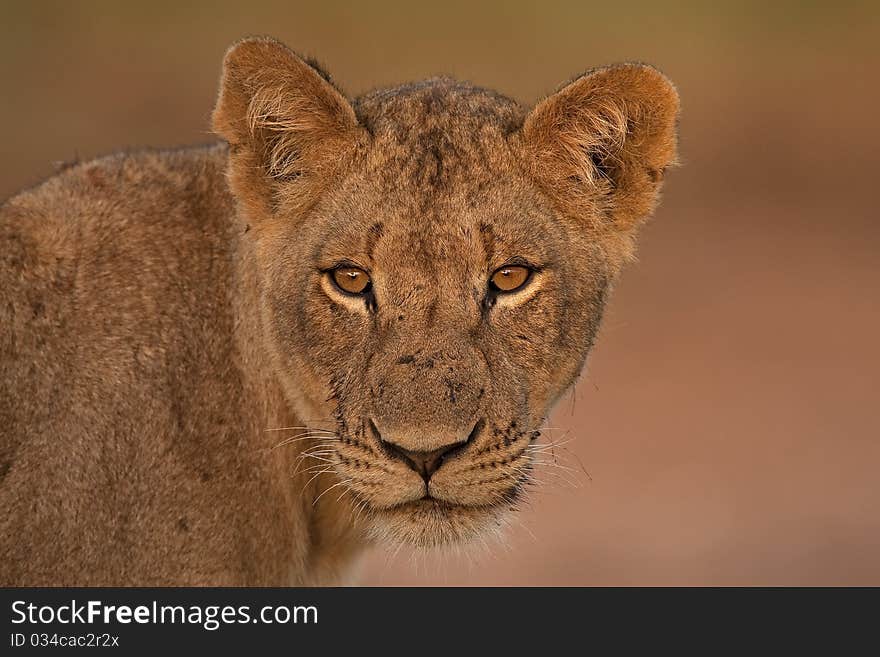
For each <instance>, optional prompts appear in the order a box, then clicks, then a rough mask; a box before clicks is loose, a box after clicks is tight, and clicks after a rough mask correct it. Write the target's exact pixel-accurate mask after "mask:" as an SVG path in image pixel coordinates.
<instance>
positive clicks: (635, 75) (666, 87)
mask: <svg viewBox="0 0 880 657" xmlns="http://www.w3.org/2000/svg"><path fill="white" fill-rule="evenodd" d="M678 110H679V100H678V93H677V92H676V91H675V88H674V87H673V86H672V83H671V82H669V80H668V79H667V78H666V77H665V76H664V75H663V74H661V73H660V72H658V71H657V70H655V69H653V68H651V67H650V66H645V65H641V64H620V65H616V66H611V67H607V68H601V69H597V70H595V71H592V72H589V73H586V74H584V75H583V76H581V77H579V78H577V79H576V80H574V81H573V82H571V83H569V84H568V85H567V86H565V87H564V88H563V89H561V90H560V91H559V92H557V93H555V94H554V95H552V96H550V97H548V98H546V99H545V100H543V101H542V102H540V103H538V105H537V106H536V107H535V108H534V109H533V110H532V112H531V113H530V114H529V115H528V116H527V117H526V120H525V123H524V125H523V136H524V143H525V147H526V151H527V153H528V157H529V159H530V160H531V162H532V164H533V172H534V176H535V177H536V178H537V179H538V181H539V183H541V186H542V187H543V188H544V189H545V191H546V193H547V194H549V195H550V196H551V197H552V199H553V200H554V201H556V202H557V204H558V205H560V206H561V207H562V209H563V211H564V212H565V213H566V214H569V215H572V216H574V217H576V218H578V219H587V220H589V221H590V227H591V228H593V229H600V230H606V231H607V230H608V229H611V230H613V231H614V232H619V231H630V232H634V231H633V229H634V228H635V227H636V226H638V224H639V223H640V222H641V221H642V220H643V219H644V218H646V217H647V216H648V215H649V214H650V213H651V211H652V210H653V209H654V205H655V204H656V201H657V196H658V192H659V188H660V182H661V180H662V178H663V172H664V171H665V170H666V168H667V167H669V166H670V165H671V164H673V163H674V162H675V159H676V122H677V117H678Z"/></svg>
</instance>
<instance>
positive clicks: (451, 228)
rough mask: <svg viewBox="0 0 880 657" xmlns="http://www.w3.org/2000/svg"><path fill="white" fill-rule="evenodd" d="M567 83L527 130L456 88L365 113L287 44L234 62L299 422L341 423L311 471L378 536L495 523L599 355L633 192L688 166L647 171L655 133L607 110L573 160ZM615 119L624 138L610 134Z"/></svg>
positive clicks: (378, 101)
mask: <svg viewBox="0 0 880 657" xmlns="http://www.w3.org/2000/svg"><path fill="white" fill-rule="evenodd" d="M612 70H613V69H612ZM645 70H650V69H645ZM267 71H273V72H274V73H275V75H270V74H269V73H267ZM626 72H627V75H629V74H630V73H631V71H629V69H627V71H626ZM244 73H247V75H244ZM594 75H599V74H598V73H597V74H594ZM645 75H649V77H650V76H653V77H651V80H660V79H661V76H659V74H656V72H653V71H651V73H650V74H647V73H645ZM590 77H591V76H588V77H587V78H586V79H587V80H589V79H590ZM583 79H584V78H581V80H583ZM663 83H664V84H665V85H666V87H668V83H666V82H665V80H663ZM572 86H575V90H574V92H572V91H568V93H566V90H567V89H569V88H566V90H563V91H562V92H560V93H559V94H557V96H559V97H560V98H559V99H557V101H556V102H555V103H554V104H551V105H550V106H549V107H548V106H547V101H545V102H544V103H543V104H541V105H539V106H538V107H537V108H536V109H535V110H534V111H533V112H532V113H531V114H529V115H528V116H526V115H525V113H524V112H523V111H522V110H521V108H520V107H519V106H518V105H517V104H516V103H514V102H513V101H511V100H509V99H506V98H503V97H500V96H498V95H497V94H494V93H491V92H487V91H484V90H480V89H475V88H472V87H469V86H466V85H462V84H459V83H455V82H453V81H450V80H445V79H438V80H430V81H426V82H424V83H419V84H415V85H409V86H405V87H400V88H397V89H394V90H390V91H380V92H375V93H373V94H370V95H367V96H365V97H362V98H360V99H358V100H357V101H355V102H354V103H353V104H351V103H349V102H348V101H346V100H345V99H344V98H343V97H342V96H341V94H339V92H338V91H336V90H335V89H334V88H333V87H332V86H331V85H330V84H329V83H328V82H327V81H326V80H325V79H324V78H323V77H322V76H321V75H319V73H318V72H317V71H316V70H315V69H314V68H312V67H311V66H309V65H307V64H305V63H304V62H302V61H301V60H299V59H298V58H296V56H294V55H293V54H292V53H290V51H287V50H286V49H284V48H283V46H280V45H278V44H275V43H274V42H267V41H249V42H243V43H242V44H240V45H239V46H237V47H236V48H234V49H233V50H232V51H231V52H230V54H229V55H228V56H227V63H226V77H225V79H224V89H223V90H222V91H221V97H220V102H219V104H218V109H217V111H216V112H215V116H214V120H215V127H216V128H217V129H218V131H219V132H220V133H221V134H223V135H224V136H225V137H226V138H227V139H228V140H229V141H230V144H231V146H232V156H231V163H230V181H231V185H232V189H233V191H234V192H235V193H236V196H237V197H238V199H239V203H240V207H241V209H242V212H243V213H244V214H245V216H246V218H247V220H248V221H249V222H251V223H253V224H254V225H255V228H256V230H255V231H254V232H255V239H256V240H257V241H258V249H257V251H258V253H259V258H260V261H261V265H262V270H263V272H264V279H263V320H264V324H265V327H266V340H267V343H268V345H269V347H270V350H271V351H272V353H273V354H274V355H275V361H276V367H277V370H278V375H279V378H280V379H281V380H282V381H283V382H284V384H285V388H286V390H287V391H288V395H289V396H290V399H291V401H292V403H293V404H294V405H295V407H296V408H297V411H298V412H299V414H300V416H301V417H302V418H303V419H304V420H305V421H306V422H307V423H315V424H316V426H321V427H332V433H333V435H332V437H329V438H326V439H324V440H320V441H319V442H318V444H317V445H316V446H315V448H314V449H313V450H312V451H311V455H312V456H313V457H314V458H315V459H316V468H317V469H319V470H320V471H323V472H326V471H329V470H332V471H333V472H335V473H336V475H337V476H338V479H339V482H338V483H339V485H340V486H342V487H344V490H345V491H347V492H348V493H349V495H350V496H351V498H353V500H354V503H355V504H356V505H357V506H358V508H359V509H363V510H365V511H366V512H367V514H366V515H367V516H368V517H369V518H370V521H371V526H372V528H373V530H374V531H375V533H376V534H377V535H384V536H388V537H390V538H392V539H393V540H395V541H406V542H409V543H413V544H416V545H438V544H444V543H449V542H454V541H461V540H465V539H467V538H469V537H472V536H474V535H477V534H479V533H481V532H484V531H486V530H487V529H491V528H493V527H496V526H497V525H499V524H501V523H503V521H504V518H505V515H506V514H508V513H509V512H510V511H511V510H512V509H514V508H515V506H516V503H517V501H518V500H519V499H520V498H521V496H522V495H523V493H524V489H525V488H526V486H527V485H528V484H529V483H530V476H531V472H532V466H533V456H534V453H535V445H534V444H535V441H536V440H537V439H538V437H539V435H540V427H541V423H542V422H543V419H544V417H545V416H546V415H547V413H548V412H549V410H550V408H551V406H552V404H553V403H554V401H555V400H556V399H557V398H558V397H559V396H560V395H561V394H562V393H563V392H564V391H565V390H566V389H567V388H568V387H569V386H570V385H571V384H572V383H573V381H574V380H575V378H576V377H577V374H578V372H579V371H580V369H581V367H582V366H583V363H584V361H585V359H586V357H587V353H588V351H589V349H590V347H591V345H592V342H593V339H594V337H595V333H596V330H597V327H598V323H599V319H600V316H601V312H602V308H603V305H604V302H605V297H606V291H607V290H608V287H609V285H610V283H611V282H612V280H613V278H614V276H615V275H616V272H617V269H618V267H619V263H620V261H621V260H623V259H624V258H625V255H626V252H627V250H628V248H629V242H630V241H631V238H630V235H631V234H632V231H631V227H632V225H634V223H635V219H637V218H639V217H635V218H632V217H630V218H629V219H627V214H630V215H631V214H632V213H633V212H636V210H637V212H636V214H639V213H640V214H644V213H645V211H644V209H639V208H641V207H642V206H646V203H648V202H647V201H645V200H644V199H642V198H640V197H639V194H638V193H637V192H638V191H639V185H642V187H644V188H645V189H644V190H643V191H642V195H645V194H648V193H650V195H651V196H652V198H651V200H650V201H651V203H653V195H655V193H656V182H657V179H659V178H658V177H656V176H655V173H656V171H655V170H662V168H663V166H665V165H666V164H668V163H669V161H670V160H671V157H672V155H673V154H674V151H670V152H669V153H666V154H665V155H663V156H662V157H660V158H659V160H662V164H656V163H655V160H658V157H659V156H650V157H649V156H648V155H644V156H642V157H641V158H638V159H637V162H638V163H639V166H640V167H641V169H642V170H643V172H640V171H633V170H632V167H633V165H631V164H630V159H628V158H633V157H635V156H634V155H632V154H631V153H629V152H626V151H624V150H622V149H623V143H625V140H624V137H626V136H627V135H628V134H629V133H633V137H632V138H631V139H630V141H629V142H626V143H627V145H628V146H629V147H631V148H635V146H633V145H632V144H636V143H638V144H641V148H646V144H650V143H651V138H653V134H652V132H651V131H649V130H647V129H645V131H644V134H641V133H636V132H634V130H635V129H634V128H633V125H632V121H634V120H636V119H641V118H642V117H643V114H642V113H639V114H638V116H635V115H633V116H623V118H621V117H620V116H618V115H616V114H614V112H613V111H610V110H609V109H608V107H610V106H609V105H607V102H610V101H608V99H603V102H602V103H599V105H598V107H599V108H604V110H603V111H606V114H607V113H608V112H610V114H609V115H608V116H605V115H602V117H600V118H601V120H599V119H596V118H595V116H594V113H595V112H597V111H600V109H595V108H594V109H593V110H592V111H593V113H592V114H589V113H588V116H587V117H585V118H582V119H580V121H579V122H577V124H576V126H574V127H572V128H571V130H574V129H575V128H577V129H580V130H585V129H586V128H585V125H586V127H589V126H590V125H595V126H597V127H596V128H595V129H594V131H593V132H589V133H586V136H585V137H582V139H583V140H586V141H584V144H583V149H582V150H581V151H578V150H574V151H572V150H571V149H570V148H569V147H568V146H567V145H566V144H567V143H568V142H567V140H569V141H570V140H572V139H575V137H572V136H571V135H569V134H568V133H567V132H565V133H561V134H556V133H559V131H563V130H565V123H564V122H565V121H566V120H573V119H572V118H571V117H575V119H576V118H577V116H576V114H575V112H574V109H577V108H581V109H583V108H582V105H584V104H585V103H587V104H588V99H589V94H587V95H586V98H587V100H585V98H582V96H584V93H585V90H584V89H582V88H580V86H578V82H577V81H576V82H575V83H572V85H570V87H572ZM598 86H599V87H600V88H602V89H606V88H607V87H608V86H609V85H608V81H607V80H605V81H603V84H600V85H598ZM666 87H664V88H666ZM267 89H268V91H267ZM570 96H574V98H570ZM553 98H555V97H553ZM279 99H280V100H279ZM606 101H607V102H606ZM563 102H570V103H572V107H573V109H569V111H563V110H564V109H565V108H564V107H560V104H561V103H563ZM619 105H620V106H625V105H626V104H625V103H620V104H619ZM628 107H629V108H630V110H633V108H636V107H637V106H636V105H633V104H630V105H629V106H628ZM583 111H586V110H583ZM236 112H238V113H239V114H241V116H238V115H237V114H236ZM667 113H668V112H667ZM671 116H672V117H674V111H673V112H672V114H671ZM591 120H592V123H590V121H591ZM615 120H617V121H618V122H619V124H620V126H622V127H620V128H619V129H620V130H623V131H624V134H623V137H621V135H619V134H616V133H614V134H610V137H609V136H607V135H604V133H602V134H600V133H601V130H605V131H606V132H607V131H610V130H611V128H609V127H608V126H609V125H611V122H612V121H615ZM664 120H665V122H666V123H669V122H670V121H671V119H664ZM668 129H671V128H667V131H668ZM597 130H598V132H597ZM656 130H659V128H657V129H656ZM547 131H556V133H553V134H552V135H551V136H549V137H548V135H547V134H546V133H547ZM594 133H595V134H594ZM664 135H665V133H664ZM661 136H663V135H661ZM603 137H607V140H606V141H605V142H602V141H601V138H603ZM636 137H639V139H638V140H636V139H635V138H636ZM664 138H665V139H666V140H667V141H668V136H665V137H664ZM615 139H617V140H618V141H620V143H618V142H616V141H614V140H615ZM590 140H592V141H590ZM608 140H610V141H608ZM594 142H595V143H594ZM560 144H561V146H560ZM597 144H598V146H597ZM554 148H556V149H559V148H561V152H554V150H553V149H554ZM590 148H593V149H594V150H593V151H590ZM615 148H616V149H617V150H614V149H615ZM667 150H669V149H667ZM651 157H653V158H654V159H651ZM659 160H658V161H659ZM560 191H562V192H564V196H565V198H563V199H560V198H559V197H558V194H559V192H560ZM623 192H626V193H625V194H624V193H623ZM639 204H641V205H639ZM646 207H647V206H646ZM633 208H635V210H634V209H633ZM627 222H628V223H627ZM328 422H329V423H330V424H328Z"/></svg>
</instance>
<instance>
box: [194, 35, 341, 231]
mask: <svg viewBox="0 0 880 657" xmlns="http://www.w3.org/2000/svg"><path fill="white" fill-rule="evenodd" d="M212 124H213V128H214V132H216V133H217V134H218V135H219V136H221V137H222V138H223V139H225V140H226V141H227V142H229V145H230V162H229V171H228V176H229V181H230V186H231V188H232V191H233V193H234V194H235V195H236V197H237V198H238V199H239V202H241V203H243V204H244V206H245V208H246V209H247V210H248V211H249V212H250V213H251V214H257V215H261V214H273V213H277V212H281V211H284V210H290V209H291V208H290V206H291V205H292V204H295V203H296V202H302V201H304V200H305V199H306V198H307V197H309V196H311V195H312V194H311V193H312V192H318V191H319V190H318V189H316V188H317V187H319V186H321V185H322V184H327V183H328V182H329V179H330V178H332V173H333V171H334V169H336V168H337V167H338V166H339V165H340V163H341V162H342V161H344V160H345V155H346V154H347V153H350V152H351V151H352V149H353V145H354V143H355V142H356V139H357V133H358V124H357V118H356V116H355V113H354V109H353V108H352V106H351V104H350V103H349V102H348V100H346V98H345V97H344V96H343V95H342V94H341V93H340V92H339V91H338V90H337V89H336V88H335V87H334V86H333V85H332V84H331V83H330V82H329V79H328V78H327V77H326V75H325V74H323V73H322V72H321V71H320V70H319V69H317V67H315V66H313V65H312V64H310V63H307V62H306V61H303V60H302V59H301V58H300V57H299V56H297V55H296V54H295V53H294V52H293V51H291V50H290V49H289V48H287V46H285V45H284V44H282V43H280V42H278V41H275V40H274V39H271V38H267V37H263V38H250V39H245V40H243V41H239V42H238V43H236V44H235V45H233V46H232V47H231V48H230V49H229V50H228V51H227V53H226V57H225V59H224V61H223V73H222V76H221V81H220V92H219V95H218V99H217V104H216V106H215V108H214V113H213V116H212Z"/></svg>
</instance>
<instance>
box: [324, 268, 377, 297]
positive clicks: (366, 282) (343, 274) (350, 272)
mask: <svg viewBox="0 0 880 657" xmlns="http://www.w3.org/2000/svg"><path fill="white" fill-rule="evenodd" d="M331 275H332V276H333V282H334V283H336V285H337V286H338V287H339V289H340V290H342V291H343V292H348V293H349V294H364V293H365V292H368V291H369V289H370V282H371V281H370V275H369V274H368V273H367V272H365V271H364V270H363V269H358V268H357V267H337V268H336V269H334V270H333V271H332V272H331Z"/></svg>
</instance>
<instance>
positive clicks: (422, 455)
mask: <svg viewBox="0 0 880 657" xmlns="http://www.w3.org/2000/svg"><path fill="white" fill-rule="evenodd" d="M382 442H383V444H384V445H385V447H386V448H387V449H388V451H390V452H391V453H392V454H393V455H394V456H396V457H397V458H399V459H401V460H402V461H404V462H405V463H406V464H407V465H409V467H411V468H412V469H413V470H415V471H416V472H418V473H419V474H420V475H422V479H424V480H425V483H428V480H429V479H430V478H431V475H432V474H434V473H435V472H437V470H438V469H439V468H440V466H441V465H442V464H443V458H444V457H445V456H448V455H449V453H450V452H451V451H453V450H456V449H458V448H460V447H461V446H462V445H463V444H464V443H452V444H451V445H444V446H443V447H441V448H439V449H435V450H432V451H430V452H412V451H410V450H408V449H404V448H403V447H399V446H397V445H395V444H394V443H389V442H386V441H384V440H383V441H382Z"/></svg>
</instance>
